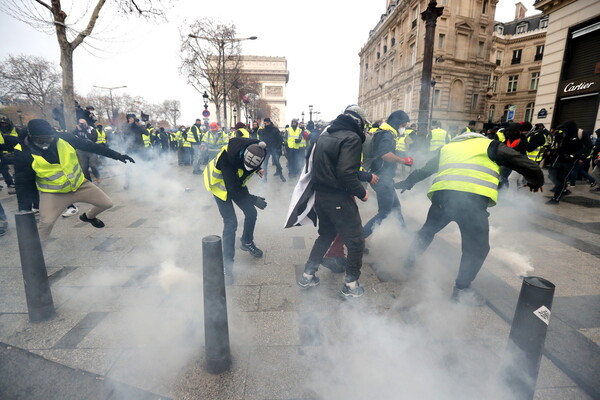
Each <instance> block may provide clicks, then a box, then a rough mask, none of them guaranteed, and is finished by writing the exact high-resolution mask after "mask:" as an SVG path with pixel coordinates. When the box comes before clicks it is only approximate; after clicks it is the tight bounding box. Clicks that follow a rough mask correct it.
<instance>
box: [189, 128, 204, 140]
mask: <svg viewBox="0 0 600 400" xmlns="http://www.w3.org/2000/svg"><path fill="white" fill-rule="evenodd" d="M194 133H196V136H198V140H199V141H202V132H200V128H198V126H197V125H192V126H191V127H190V130H189V131H188V142H192V143H196V136H194Z"/></svg>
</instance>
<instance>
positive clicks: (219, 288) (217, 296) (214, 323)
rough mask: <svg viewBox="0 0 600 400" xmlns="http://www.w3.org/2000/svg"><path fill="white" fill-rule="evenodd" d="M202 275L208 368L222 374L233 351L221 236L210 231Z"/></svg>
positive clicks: (229, 361)
mask: <svg viewBox="0 0 600 400" xmlns="http://www.w3.org/2000/svg"><path fill="white" fill-rule="evenodd" d="M202 275H203V281H204V282H203V287H204V342H205V349H206V369H207V370H208V372H210V373H212V374H220V373H221V372H225V371H228V370H229V368H230V367H231V351H230V348H229V325H228V321H227V296H226V293H225V276H224V274H223V247H222V244H221V238H220V237H219V236H215V235H211V236H206V237H205V238H203V239H202Z"/></svg>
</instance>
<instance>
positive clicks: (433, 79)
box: [427, 78, 437, 133]
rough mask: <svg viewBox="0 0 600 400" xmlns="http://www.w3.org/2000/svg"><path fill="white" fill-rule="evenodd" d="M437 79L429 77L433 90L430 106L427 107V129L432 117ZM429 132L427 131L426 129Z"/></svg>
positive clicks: (429, 127)
mask: <svg viewBox="0 0 600 400" xmlns="http://www.w3.org/2000/svg"><path fill="white" fill-rule="evenodd" d="M436 84H437V81H436V80H435V78H431V90H432V91H433V95H432V96H431V107H429V123H428V125H427V127H428V129H431V119H432V118H433V102H434V101H435V85H436ZM427 133H429V131H427Z"/></svg>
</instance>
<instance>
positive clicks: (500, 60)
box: [496, 50, 502, 65]
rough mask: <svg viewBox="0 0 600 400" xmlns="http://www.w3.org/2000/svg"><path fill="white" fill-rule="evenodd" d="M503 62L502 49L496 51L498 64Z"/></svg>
mask: <svg viewBox="0 0 600 400" xmlns="http://www.w3.org/2000/svg"><path fill="white" fill-rule="evenodd" d="M500 64H502V52H501V51H500V50H498V51H496V65H500Z"/></svg>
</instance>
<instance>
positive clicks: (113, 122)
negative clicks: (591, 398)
mask: <svg viewBox="0 0 600 400" xmlns="http://www.w3.org/2000/svg"><path fill="white" fill-rule="evenodd" d="M94 87H95V88H98V89H106V90H108V93H109V95H110V111H111V113H110V114H111V116H112V118H111V120H110V124H111V125H114V124H115V122H116V120H117V119H116V118H115V106H114V103H113V95H112V91H113V90H116V89H123V88H126V87H127V86H115V87H104V86H94Z"/></svg>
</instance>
